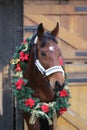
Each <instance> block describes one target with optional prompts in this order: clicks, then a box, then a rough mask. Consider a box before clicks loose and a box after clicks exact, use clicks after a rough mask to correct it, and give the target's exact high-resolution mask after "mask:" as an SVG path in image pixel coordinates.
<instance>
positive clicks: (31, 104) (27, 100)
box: [25, 98, 35, 108]
mask: <svg viewBox="0 0 87 130" xmlns="http://www.w3.org/2000/svg"><path fill="white" fill-rule="evenodd" d="M25 105H26V106H29V107H30V108H32V107H33V106H34V105H35V100H33V99H32V98H28V99H26V101H25Z"/></svg>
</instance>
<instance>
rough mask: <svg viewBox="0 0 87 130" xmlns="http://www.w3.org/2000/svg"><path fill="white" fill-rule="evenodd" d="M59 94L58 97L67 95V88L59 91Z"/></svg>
mask: <svg viewBox="0 0 87 130" xmlns="http://www.w3.org/2000/svg"><path fill="white" fill-rule="evenodd" d="M59 95H60V97H66V96H68V93H67V90H65V89H64V90H62V91H60V92H59Z"/></svg>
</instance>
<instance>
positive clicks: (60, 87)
mask: <svg viewBox="0 0 87 130" xmlns="http://www.w3.org/2000/svg"><path fill="white" fill-rule="evenodd" d="M64 86H65V83H63V84H62V85H61V84H60V83H59V82H58V81H56V82H55V88H54V91H55V92H56V91H61V90H62V89H63V88H64Z"/></svg>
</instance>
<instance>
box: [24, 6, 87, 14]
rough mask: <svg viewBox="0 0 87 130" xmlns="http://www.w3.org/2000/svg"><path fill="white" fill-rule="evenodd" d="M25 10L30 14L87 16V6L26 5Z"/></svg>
mask: <svg viewBox="0 0 87 130" xmlns="http://www.w3.org/2000/svg"><path fill="white" fill-rule="evenodd" d="M24 8H25V10H26V12H28V14H30V15H31V14H51V15H52V14H53V15H54V14H57V15H81V14H87V6H86V5H81V6H75V5H74V6H73V5H45V6H44V4H43V5H31V6H30V5H29V4H24Z"/></svg>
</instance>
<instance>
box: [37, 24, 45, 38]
mask: <svg viewBox="0 0 87 130" xmlns="http://www.w3.org/2000/svg"><path fill="white" fill-rule="evenodd" d="M43 34H44V28H43V24H42V23H41V24H39V26H38V29H37V36H38V38H39V40H40V39H41V38H42V36H43Z"/></svg>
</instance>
